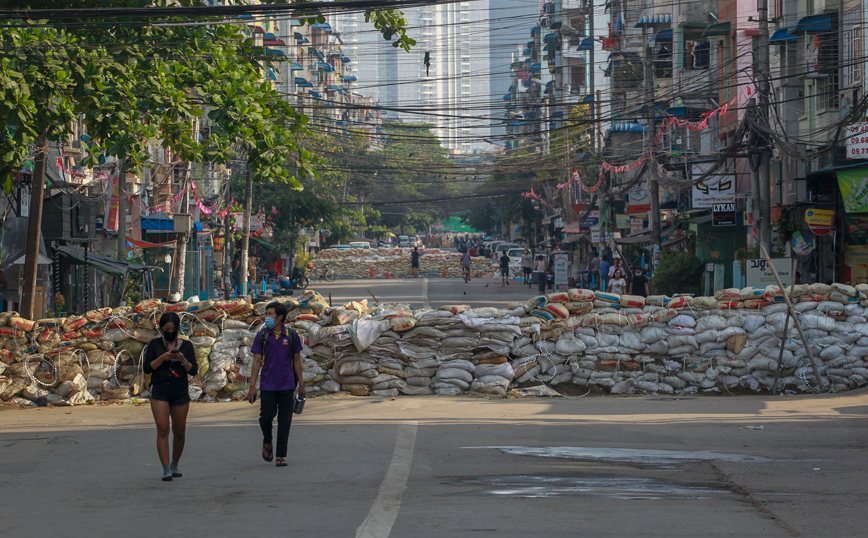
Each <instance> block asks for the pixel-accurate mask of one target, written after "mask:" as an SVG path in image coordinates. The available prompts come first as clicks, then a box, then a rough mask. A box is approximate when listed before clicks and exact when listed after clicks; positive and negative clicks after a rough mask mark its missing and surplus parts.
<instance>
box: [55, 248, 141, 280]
mask: <svg viewBox="0 0 868 538" xmlns="http://www.w3.org/2000/svg"><path fill="white" fill-rule="evenodd" d="M55 249H56V250H57V251H58V252H60V253H61V254H63V255H65V256H69V257H70V258H72V259H74V260H76V261H79V262H82V263H85V256H84V249H83V248H81V247H71V246H58V247H55ZM87 264H88V265H90V266H91V267H94V268H96V269H99V270H100V271H103V272H106V273H109V274H112V275H125V274H127V273H128V272H130V271H134V272H139V271H147V270H148V267H147V266H146V265H139V264H137V263H129V262H125V261H121V260H115V259H113V258H107V257H105V256H100V255H99V254H91V253H88V254H87Z"/></svg>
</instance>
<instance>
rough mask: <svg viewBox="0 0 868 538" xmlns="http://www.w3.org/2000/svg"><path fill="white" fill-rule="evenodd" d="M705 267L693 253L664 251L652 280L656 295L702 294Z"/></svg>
mask: <svg viewBox="0 0 868 538" xmlns="http://www.w3.org/2000/svg"><path fill="white" fill-rule="evenodd" d="M704 269H705V266H704V265H703V263H702V262H701V261H700V260H699V258H697V257H696V256H694V255H693V253H692V252H679V251H674V250H664V251H663V255H662V257H661V259H660V264H659V265H658V266H657V270H656V271H655V272H654V276H653V277H652V278H651V288H652V290H653V291H654V293H658V294H662V295H673V294H676V293H682V294H689V293H695V294H700V293H702V274H703V270H704Z"/></svg>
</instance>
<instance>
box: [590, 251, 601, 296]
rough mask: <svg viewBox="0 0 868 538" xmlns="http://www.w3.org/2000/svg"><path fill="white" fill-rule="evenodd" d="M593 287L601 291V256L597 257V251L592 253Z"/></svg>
mask: <svg viewBox="0 0 868 538" xmlns="http://www.w3.org/2000/svg"><path fill="white" fill-rule="evenodd" d="M590 270H591V287H592V288H596V289H599V286H600V256H599V255H597V251H596V250H594V251H592V253H591V263H590Z"/></svg>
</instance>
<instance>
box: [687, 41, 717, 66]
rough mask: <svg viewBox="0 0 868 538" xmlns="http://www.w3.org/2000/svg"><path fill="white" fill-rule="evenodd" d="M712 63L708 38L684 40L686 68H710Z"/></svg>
mask: <svg viewBox="0 0 868 538" xmlns="http://www.w3.org/2000/svg"><path fill="white" fill-rule="evenodd" d="M710 63H711V45H710V44H709V42H708V40H706V39H704V40H701V41H685V42H684V69H688V70H699V69H708V65H709V64H710Z"/></svg>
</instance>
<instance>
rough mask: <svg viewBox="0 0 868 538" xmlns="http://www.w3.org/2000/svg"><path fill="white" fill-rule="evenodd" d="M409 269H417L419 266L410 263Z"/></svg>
mask: <svg viewBox="0 0 868 538" xmlns="http://www.w3.org/2000/svg"><path fill="white" fill-rule="evenodd" d="M410 267H411V268H413V269H418V268H419V264H418V263H415V262H412V263H410Z"/></svg>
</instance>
